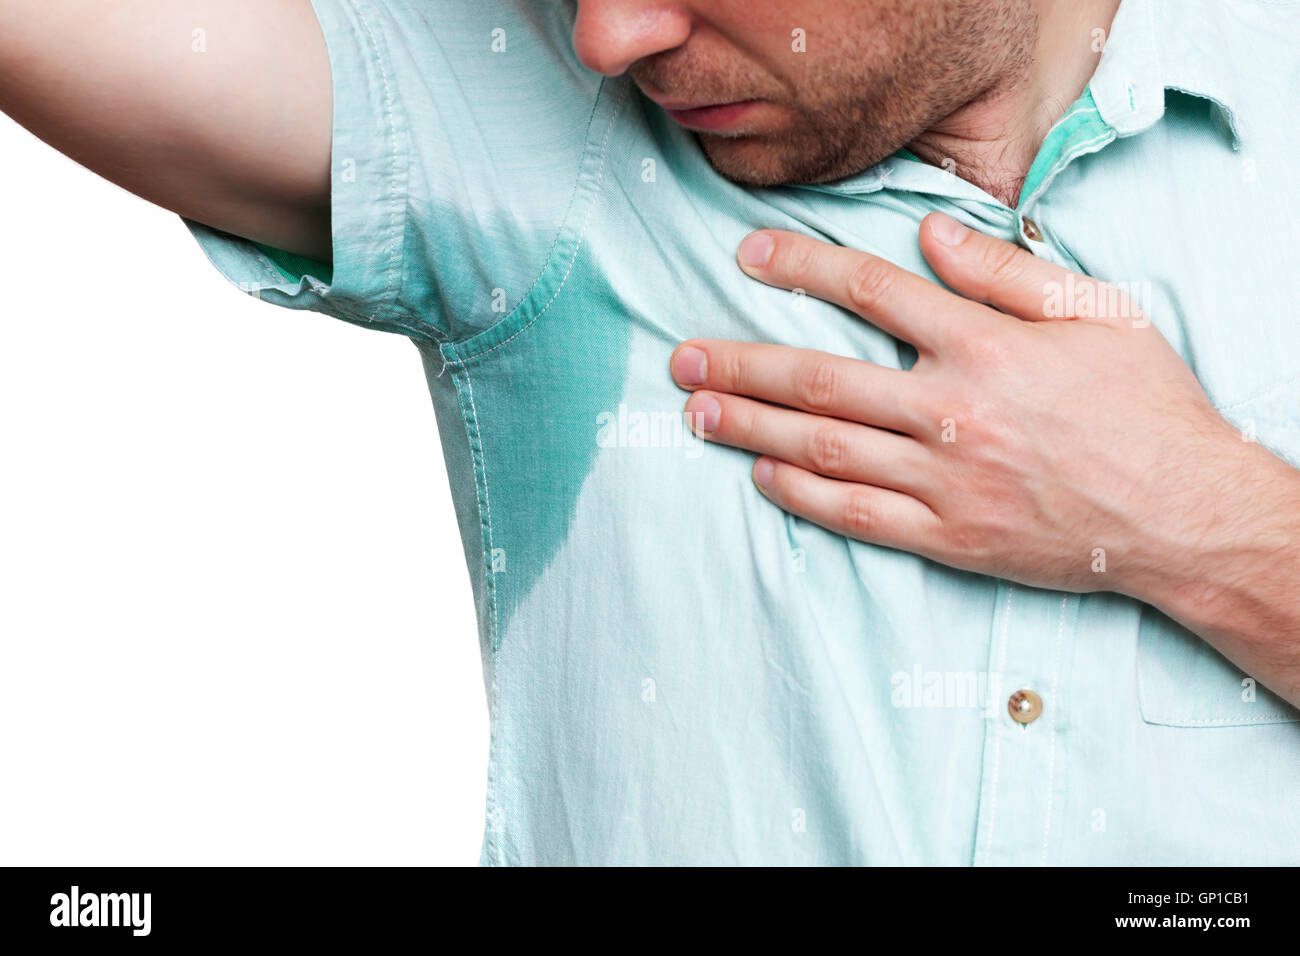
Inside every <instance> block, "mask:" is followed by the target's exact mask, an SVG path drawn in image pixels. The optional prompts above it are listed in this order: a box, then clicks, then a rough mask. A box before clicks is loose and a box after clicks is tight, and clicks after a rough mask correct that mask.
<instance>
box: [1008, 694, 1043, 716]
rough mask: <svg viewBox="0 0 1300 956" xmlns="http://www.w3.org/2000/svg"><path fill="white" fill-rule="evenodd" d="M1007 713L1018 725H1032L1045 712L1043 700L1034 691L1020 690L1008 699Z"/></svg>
mask: <svg viewBox="0 0 1300 956" xmlns="http://www.w3.org/2000/svg"><path fill="white" fill-rule="evenodd" d="M1007 712H1008V713H1010V714H1011V719H1012V720H1014V721H1015V722H1016V723H1018V724H1032V723H1033V722H1034V721H1035V720H1037V719H1038V715H1039V714H1041V713H1042V712H1043V698H1041V697H1039V696H1038V695H1037V694H1035V693H1034V692H1033V691H1032V690H1018V691H1016V692H1015V693H1014V694H1012V695H1011V696H1010V697H1009V698H1008V699H1007Z"/></svg>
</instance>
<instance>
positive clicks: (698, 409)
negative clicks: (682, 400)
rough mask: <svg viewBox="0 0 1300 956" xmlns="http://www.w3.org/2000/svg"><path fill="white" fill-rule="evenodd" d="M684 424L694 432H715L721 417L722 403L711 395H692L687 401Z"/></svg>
mask: <svg viewBox="0 0 1300 956" xmlns="http://www.w3.org/2000/svg"><path fill="white" fill-rule="evenodd" d="M687 406H688V407H687V409H686V424H688V425H690V426H691V430H692V431H694V432H696V433H697V434H698V433H699V432H705V433H709V432H715V431H717V430H718V422H719V421H721V419H722V405H721V404H719V403H718V400H717V399H716V398H714V397H713V396H712V395H692V396H691V400H690V401H689V402H688V403H687Z"/></svg>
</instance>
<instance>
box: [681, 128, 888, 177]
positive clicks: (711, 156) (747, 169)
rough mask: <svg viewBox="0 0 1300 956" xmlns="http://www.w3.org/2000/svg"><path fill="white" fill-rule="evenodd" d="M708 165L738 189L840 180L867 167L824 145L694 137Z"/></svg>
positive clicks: (714, 135) (762, 138) (707, 135)
mask: <svg viewBox="0 0 1300 956" xmlns="http://www.w3.org/2000/svg"><path fill="white" fill-rule="evenodd" d="M696 137H697V138H698V139H699V142H700V147H701V148H702V149H703V150H704V155H705V158H707V159H708V161H709V164H710V165H711V166H712V167H713V168H714V169H715V170H716V171H717V172H718V173H719V174H720V175H721V176H722V177H723V178H725V179H728V180H730V181H731V182H733V183H737V184H739V185H741V186H784V185H790V186H793V185H807V184H811V183H824V182H830V181H832V180H835V179H842V178H844V177H845V176H850V175H852V174H854V173H856V172H860V171H861V170H863V169H865V168H867V166H869V165H871V163H868V162H859V163H856V164H855V163H853V162H851V161H846V157H845V156H844V154H843V152H841V151H832V150H828V149H827V148H826V145H825V143H824V142H822V143H819V142H816V141H813V142H807V141H791V140H788V139H784V138H781V137H774V136H759V135H752V136H743V135H742V136H726V135H720V134H717V133H696Z"/></svg>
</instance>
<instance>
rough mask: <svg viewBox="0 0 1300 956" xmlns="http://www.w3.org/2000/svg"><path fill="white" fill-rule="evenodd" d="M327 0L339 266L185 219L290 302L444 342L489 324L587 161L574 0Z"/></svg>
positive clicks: (517, 291)
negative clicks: (573, 41)
mask: <svg viewBox="0 0 1300 956" xmlns="http://www.w3.org/2000/svg"><path fill="white" fill-rule="evenodd" d="M312 6H313V8H314V10H315V13H316V17H317V19H318V21H319V23H320V26H321V30H322V32H323V34H324V37H325V42H326V47H327V49H328V53H329V61H330V69H331V74H332V87H333V93H334V113H333V137H332V158H331V190H330V192H331V196H330V206H331V233H332V235H331V243H332V249H333V265H332V267H331V266H328V265H325V264H323V263H320V262H314V261H312V260H310V259H306V258H303V257H301V256H295V255H292V254H290V253H287V252H284V251H282V250H277V249H273V248H270V247H267V246H264V245H261V244H259V243H256V242H253V241H250V240H247V239H243V238H240V237H238V236H233V235H230V234H228V233H225V232H221V231H219V230H216V229H212V228H210V227H208V226H205V225H203V224H201V223H197V222H194V221H192V220H189V219H185V220H184V222H185V225H186V226H187V227H188V229H189V230H190V232H191V234H192V235H193V236H194V237H195V239H196V240H197V241H198V243H199V245H200V247H201V248H202V250H203V252H204V253H205V254H206V256H207V257H208V259H209V261H211V262H212V264H213V265H214V266H215V267H216V268H217V269H218V270H219V271H220V272H221V273H222V275H224V276H225V277H226V278H227V279H228V280H229V281H230V282H232V283H233V284H235V285H236V286H238V287H239V288H240V289H241V290H242V291H244V292H246V293H248V294H250V295H253V296H255V297H257V298H259V299H262V300H264V301H268V302H270V303H272V304H274V305H279V306H283V307H285V308H291V309H305V310H309V311H313V312H319V313H322V314H325V315H329V316H332V317H335V318H339V319H343V320H344V321H347V322H352V323H355V324H357V325H361V326H365V327H367V328H375V329H380V330H382V331H387V332H395V333H400V334H404V335H409V336H412V337H416V338H423V339H431V340H435V341H439V342H449V341H450V342H454V341H456V340H457V339H460V338H464V337H467V336H469V335H472V334H474V333H475V332H477V331H480V330H481V329H482V328H484V327H486V326H488V325H490V324H492V323H493V322H495V321H496V320H498V319H499V318H500V314H499V310H494V308H493V305H494V297H495V298H496V299H499V298H501V297H502V296H503V295H504V296H505V297H506V298H508V299H510V300H516V298H517V296H521V295H522V294H523V291H524V290H525V289H526V288H527V286H528V284H529V283H530V282H531V281H532V280H533V279H534V278H535V277H536V274H537V272H538V270H539V268H540V267H541V265H542V263H543V262H544V261H545V257H546V254H547V250H548V248H549V247H550V245H551V243H552V241H553V239H554V236H555V233H556V230H557V229H558V228H559V226H560V224H561V222H562V220H563V218H564V214H565V210H566V206H567V201H568V198H569V196H570V194H571V191H572V190H571V185H572V183H573V181H574V178H575V177H576V175H577V170H578V161H579V158H580V155H581V151H582V145H583V142H584V138H585V135H586V131H587V126H588V122H589V119H590V114H591V109H592V103H593V102H594V100H595V97H596V94H597V92H598V82H596V81H597V80H598V78H595V77H594V75H593V74H590V73H588V72H587V71H585V70H583V69H582V67H581V66H580V65H579V64H577V62H576V59H575V58H574V57H573V53H572V49H571V46H570V44H569V40H568V32H569V29H570V27H571V17H572V14H571V11H570V10H569V9H568V7H569V6H570V5H569V4H565V3H556V2H549V0H514V2H512V0H481V2H471V0H464V2H446V0H444V2H438V3H431V2H428V0H312ZM285 92H286V95H291V92H292V91H285ZM502 290H504V292H503V291H502Z"/></svg>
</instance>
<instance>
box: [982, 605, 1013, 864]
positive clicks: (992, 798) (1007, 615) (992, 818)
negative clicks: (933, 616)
mask: <svg viewBox="0 0 1300 956" xmlns="http://www.w3.org/2000/svg"><path fill="white" fill-rule="evenodd" d="M1015 589H1016V586H1015V585H1014V584H1008V585H1007V602H1006V604H1005V605H1004V606H1003V608H1002V635H1001V637H1000V638H999V643H1000V645H1001V649H1000V650H999V652H998V669H997V675H998V695H999V696H1001V694H1002V690H1003V687H1002V675H1003V673H1004V672H1005V670H1006V662H1007V632H1008V631H1009V630H1010V628H1011V595H1012V593H1013V592H1014V591H1015ZM998 719H999V718H998V713H997V711H996V710H995V711H994V718H993V720H994V724H993V733H994V737H993V779H992V780H991V781H989V832H988V837H987V839H985V841H984V863H985V864H986V865H987V864H988V862H989V860H990V858H991V857H992V856H993V829H994V825H995V824H996V823H997V819H998V767H999V766H1000V764H1001V762H1002V734H1001V732H1000V731H999V730H998V726H997V720H998Z"/></svg>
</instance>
